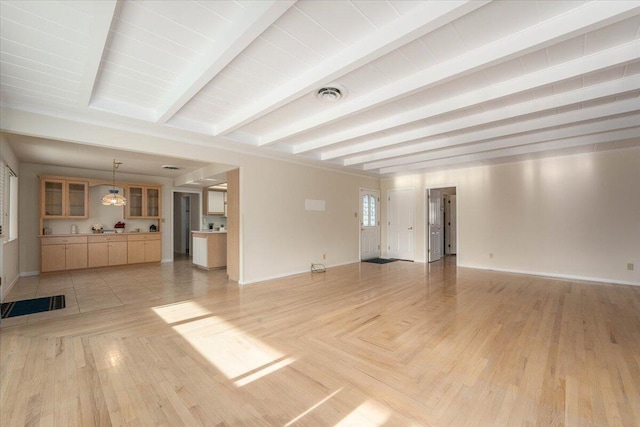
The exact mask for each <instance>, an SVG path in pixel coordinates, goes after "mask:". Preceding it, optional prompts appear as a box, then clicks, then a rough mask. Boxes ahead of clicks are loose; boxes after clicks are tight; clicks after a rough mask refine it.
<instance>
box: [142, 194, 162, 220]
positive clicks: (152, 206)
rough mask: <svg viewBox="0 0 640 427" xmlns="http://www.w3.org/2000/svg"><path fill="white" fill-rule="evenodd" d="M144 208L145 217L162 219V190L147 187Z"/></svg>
mask: <svg viewBox="0 0 640 427" xmlns="http://www.w3.org/2000/svg"><path fill="white" fill-rule="evenodd" d="M144 199H145V203H144V207H145V216H146V217H147V218H159V217H160V188H158V187H145V189H144Z"/></svg>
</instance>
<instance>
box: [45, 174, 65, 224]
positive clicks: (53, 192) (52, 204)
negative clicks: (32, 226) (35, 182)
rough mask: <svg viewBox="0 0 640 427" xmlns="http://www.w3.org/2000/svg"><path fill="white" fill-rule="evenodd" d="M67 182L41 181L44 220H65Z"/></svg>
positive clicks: (58, 180)
mask: <svg viewBox="0 0 640 427" xmlns="http://www.w3.org/2000/svg"><path fill="white" fill-rule="evenodd" d="M65 188H66V187H65V182H64V180H61V179H46V180H42V181H41V188H40V191H41V194H40V216H41V217H43V218H64V217H65V215H66V212H65V209H64V207H65V204H66V197H65V196H66V194H65V193H66V192H65Z"/></svg>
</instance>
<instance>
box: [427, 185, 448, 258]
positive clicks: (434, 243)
mask: <svg viewBox="0 0 640 427" xmlns="http://www.w3.org/2000/svg"><path fill="white" fill-rule="evenodd" d="M428 205H429V223H428V229H429V262H433V261H438V260H439V259H440V258H442V246H443V245H442V242H443V237H444V236H443V234H442V231H443V225H444V220H443V212H444V206H443V205H442V191H440V190H429V203H428Z"/></svg>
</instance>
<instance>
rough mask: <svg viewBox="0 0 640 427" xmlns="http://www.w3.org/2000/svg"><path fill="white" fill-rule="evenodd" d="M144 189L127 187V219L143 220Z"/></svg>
mask: <svg viewBox="0 0 640 427" xmlns="http://www.w3.org/2000/svg"><path fill="white" fill-rule="evenodd" d="M143 194H144V192H143V188H142V187H134V186H128V187H127V196H126V197H127V207H126V209H125V213H126V217H127V218H142V217H143V213H144V212H143V210H142V209H143V203H142V201H143Z"/></svg>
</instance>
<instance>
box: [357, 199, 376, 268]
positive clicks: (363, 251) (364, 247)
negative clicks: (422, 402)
mask: <svg viewBox="0 0 640 427" xmlns="http://www.w3.org/2000/svg"><path fill="white" fill-rule="evenodd" d="M379 256H380V191H378V190H367V189H364V188H362V189H360V259H371V258H378V257H379Z"/></svg>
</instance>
